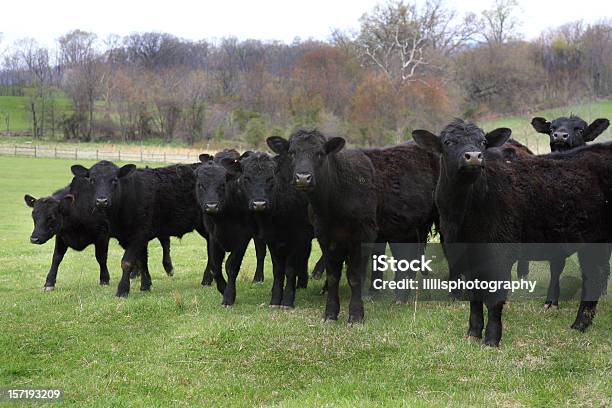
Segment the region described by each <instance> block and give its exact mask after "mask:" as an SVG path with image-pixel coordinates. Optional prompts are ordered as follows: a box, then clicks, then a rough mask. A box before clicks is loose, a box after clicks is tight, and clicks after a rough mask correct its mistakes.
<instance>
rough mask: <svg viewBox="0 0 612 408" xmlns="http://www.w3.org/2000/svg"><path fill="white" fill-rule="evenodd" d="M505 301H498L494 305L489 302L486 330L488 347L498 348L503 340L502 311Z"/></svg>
mask: <svg viewBox="0 0 612 408" xmlns="http://www.w3.org/2000/svg"><path fill="white" fill-rule="evenodd" d="M503 308H504V301H503V300H498V301H496V302H493V303H488V302H487V312H488V318H487V328H486V330H485V340H484V344H485V345H486V346H491V347H498V346H499V342H500V341H501V338H502V310H503Z"/></svg>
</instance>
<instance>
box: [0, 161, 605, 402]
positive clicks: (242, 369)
mask: <svg viewBox="0 0 612 408" xmlns="http://www.w3.org/2000/svg"><path fill="white" fill-rule="evenodd" d="M70 164H72V162H71V161H64V160H45V159H25V158H6V157H1V158H0V174H1V175H2V177H0V193H1V194H0V208H1V209H2V211H0V387H3V386H5V387H8V386H10V387H61V388H64V390H65V399H64V403H65V405H70V406H78V407H81V406H128V405H129V406H194V405H195V406H198V405H200V406H205V405H208V406H210V405H212V406H253V405H257V406H324V405H325V406H346V407H353V406H390V407H391V406H392V407H396V406H400V405H404V406H491V405H494V406H503V407H506V406H558V405H580V406H596V407H602V406H610V405H612V339H611V337H610V332H611V329H612V313H611V309H610V304H609V302H604V303H602V304H601V306H600V308H599V314H598V316H597V318H596V320H595V324H594V326H593V327H592V328H591V329H590V330H589V331H588V332H587V333H585V334H581V333H577V332H575V331H572V330H570V329H569V325H570V324H571V322H572V321H573V318H574V316H575V311H576V303H575V302H563V303H562V308H561V309H560V310H558V311H553V312H546V313H544V312H543V311H542V307H541V303H540V302H539V301H531V302H512V303H510V305H509V306H508V307H507V310H506V315H505V321H504V323H505V333H504V338H503V341H502V345H501V347H500V348H499V349H490V348H485V347H483V346H482V345H481V344H477V343H474V342H470V341H468V340H465V339H464V338H463V336H464V334H465V330H466V328H467V316H468V307H467V305H466V304H465V303H462V302H456V303H451V302H446V301H444V302H416V303H412V304H409V305H404V306H395V305H393V306H392V298H391V297H390V295H387V296H382V297H381V298H378V299H375V300H373V301H372V300H370V301H367V302H366V321H365V323H364V324H363V325H359V326H355V327H349V326H347V324H346V318H347V314H346V310H347V298H348V290H347V287H346V284H343V285H342V294H341V296H342V310H341V316H340V320H339V321H338V322H337V323H331V324H322V323H321V322H320V318H321V316H322V312H323V305H324V299H323V298H322V297H321V296H320V295H319V294H318V291H319V289H320V287H321V282H320V281H318V282H317V281H313V282H311V283H310V285H309V288H308V289H306V290H301V291H300V292H298V296H297V301H296V306H297V308H296V309H295V310H293V311H281V310H270V309H269V308H268V307H267V302H268V301H269V291H270V286H271V279H270V277H271V273H270V264H269V256H268V260H267V262H268V263H267V265H266V267H267V268H266V282H265V283H264V284H263V285H252V284H251V283H250V280H251V278H252V274H253V272H254V266H255V265H254V264H255V263H254V255H253V250H252V248H251V250H250V251H249V253H248V255H247V257H246V259H245V262H244V265H243V270H242V272H241V275H240V277H239V279H240V281H239V286H238V297H237V302H236V305H235V306H234V307H233V308H231V309H224V308H222V307H221V306H220V303H221V296H220V295H219V294H218V293H217V292H216V290H215V289H212V288H204V289H203V288H200V287H199V282H200V279H201V272H202V268H203V265H204V262H205V250H204V245H203V240H202V239H200V238H199V237H197V236H196V235H195V234H189V235H188V236H186V237H185V238H184V239H183V240H181V241H179V240H173V241H172V255H173V259H174V265H175V276H174V277H171V278H170V277H166V276H165V274H164V272H163V269H162V266H161V251H160V248H159V245H158V243H157V242H153V243H152V244H151V249H150V254H151V261H150V265H151V274H152V276H153V289H152V291H151V292H150V293H141V292H139V291H138V290H137V288H138V285H135V287H136V289H135V290H133V291H132V293H131V294H130V297H129V298H127V299H118V298H115V297H114V291H115V289H116V286H115V285H116V284H117V281H118V278H119V275H120V268H119V259H120V256H121V251H120V249H119V248H118V246H117V245H116V243H112V245H111V249H110V254H109V267H110V273H111V286H110V287H100V286H98V284H97V281H98V267H97V264H96V261H95V258H94V255H93V248H88V249H87V250H85V251H84V252H82V253H75V252H73V251H69V252H68V253H67V255H66V258H65V260H64V263H63V264H62V266H61V268H60V271H59V274H58V283H57V288H56V290H55V291H54V292H48V293H44V292H42V291H41V288H42V285H43V283H44V279H45V275H46V273H47V270H48V267H49V264H50V259H51V254H52V251H53V244H52V243H51V242H50V243H47V244H45V245H43V246H34V245H30V244H29V243H28V237H29V234H30V232H31V229H32V222H31V219H30V210H29V208H27V207H26V206H25V204H24V203H23V195H24V193H30V194H33V195H35V196H37V197H38V196H40V195H44V194H48V193H50V192H51V191H52V190H54V189H55V188H59V187H61V186H63V185H65V184H66V183H67V182H68V181H69V179H70V171H69V165H70ZM316 255H317V254H314V255H313V257H312V259H311V262H314V261H315V258H316ZM538 270H539V269H538ZM568 273H575V271H573V272H572V271H570V272H568ZM133 289H134V286H133ZM11 406H13V405H11Z"/></svg>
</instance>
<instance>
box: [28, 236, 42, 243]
mask: <svg viewBox="0 0 612 408" xmlns="http://www.w3.org/2000/svg"><path fill="white" fill-rule="evenodd" d="M30 242H31V243H33V244H38V243H39V242H40V238H38V237H34V236H32V237H30Z"/></svg>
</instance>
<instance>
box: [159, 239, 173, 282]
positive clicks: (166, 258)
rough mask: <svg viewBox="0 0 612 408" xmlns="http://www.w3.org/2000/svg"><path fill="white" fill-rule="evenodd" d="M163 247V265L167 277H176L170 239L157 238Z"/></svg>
mask: <svg viewBox="0 0 612 408" xmlns="http://www.w3.org/2000/svg"><path fill="white" fill-rule="evenodd" d="M157 239H158V240H159V243H160V245H161V247H162V265H163V266H164V270H165V271H166V275H168V276H172V275H174V266H172V258H170V237H159V238H157Z"/></svg>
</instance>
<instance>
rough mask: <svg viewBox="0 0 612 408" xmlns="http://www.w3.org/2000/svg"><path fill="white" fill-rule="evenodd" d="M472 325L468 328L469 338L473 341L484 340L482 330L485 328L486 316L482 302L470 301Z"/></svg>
mask: <svg viewBox="0 0 612 408" xmlns="http://www.w3.org/2000/svg"><path fill="white" fill-rule="evenodd" d="M469 322H470V325H469V327H468V332H467V336H468V338H471V339H478V340H480V339H481V338H482V329H483V328H484V315H483V311H482V301H481V300H471V301H470V321H469Z"/></svg>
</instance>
